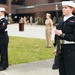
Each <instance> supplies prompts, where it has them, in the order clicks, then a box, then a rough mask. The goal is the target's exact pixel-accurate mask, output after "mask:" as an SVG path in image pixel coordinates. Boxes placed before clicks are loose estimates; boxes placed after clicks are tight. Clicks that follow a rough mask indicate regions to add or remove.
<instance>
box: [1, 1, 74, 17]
mask: <svg viewBox="0 0 75 75" xmlns="http://www.w3.org/2000/svg"><path fill="white" fill-rule="evenodd" d="M62 1H69V0H0V7H5V8H6V10H7V13H8V15H12V17H13V18H19V16H26V17H27V16H29V17H30V16H33V17H34V18H35V17H43V18H45V14H46V13H50V14H51V15H52V18H53V17H54V16H56V15H55V14H56V10H58V14H59V17H61V16H62V14H61V2H62ZM71 1H72V0H71ZM73 1H74V0H73Z"/></svg>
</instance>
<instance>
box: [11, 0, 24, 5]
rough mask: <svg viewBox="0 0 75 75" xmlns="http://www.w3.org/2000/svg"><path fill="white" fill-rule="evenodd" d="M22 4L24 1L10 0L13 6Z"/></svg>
mask: <svg viewBox="0 0 75 75" xmlns="http://www.w3.org/2000/svg"><path fill="white" fill-rule="evenodd" d="M23 3H24V0H12V4H15V5H23Z"/></svg>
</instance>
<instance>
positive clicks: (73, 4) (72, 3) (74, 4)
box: [62, 1, 75, 8]
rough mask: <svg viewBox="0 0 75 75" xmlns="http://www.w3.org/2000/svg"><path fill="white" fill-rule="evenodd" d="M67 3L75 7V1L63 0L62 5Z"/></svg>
mask: <svg viewBox="0 0 75 75" xmlns="http://www.w3.org/2000/svg"><path fill="white" fill-rule="evenodd" d="M64 5H67V6H71V7H73V8H75V3H74V2H73V1H62V6H64Z"/></svg>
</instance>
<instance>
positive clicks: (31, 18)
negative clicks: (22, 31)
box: [30, 16, 33, 25]
mask: <svg viewBox="0 0 75 75" xmlns="http://www.w3.org/2000/svg"><path fill="white" fill-rule="evenodd" d="M32 23H33V17H32V16H30V25H32Z"/></svg>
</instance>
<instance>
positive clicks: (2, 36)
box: [0, 7, 9, 71]
mask: <svg viewBox="0 0 75 75" xmlns="http://www.w3.org/2000/svg"><path fill="white" fill-rule="evenodd" d="M7 25H8V21H7V20H6V18H5V8H3V7H0V56H1V58H0V59H1V61H0V71H2V70H6V69H7V67H8V42H9V37H8V33H7V30H6V29H7Z"/></svg>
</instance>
